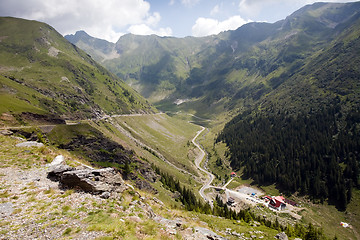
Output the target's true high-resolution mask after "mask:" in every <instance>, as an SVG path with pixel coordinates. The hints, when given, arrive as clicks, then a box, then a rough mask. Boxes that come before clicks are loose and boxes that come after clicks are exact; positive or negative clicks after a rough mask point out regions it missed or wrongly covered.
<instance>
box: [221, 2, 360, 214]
mask: <svg viewBox="0 0 360 240" xmlns="http://www.w3.org/2000/svg"><path fill="white" fill-rule="evenodd" d="M315 6H318V7H317V8H316V9H311V11H308V15H309V16H310V17H311V16H314V15H316V13H319V12H321V11H325V15H324V14H323V16H325V17H326V18H325V17H323V18H318V19H321V22H322V23H323V24H326V25H327V26H331V27H332V29H329V30H328V32H329V33H331V32H332V31H337V32H338V34H337V35H335V37H334V38H333V39H332V41H330V42H329V43H328V44H327V45H326V46H325V47H323V48H320V49H318V50H317V51H315V53H314V54H312V55H311V56H310V57H308V58H306V59H302V58H300V57H296V58H294V60H293V61H294V62H295V63H296V62H297V63H296V64H297V65H298V66H297V67H296V70H295V71H289V70H287V71H284V72H283V73H282V74H281V75H280V76H277V77H273V78H271V79H270V80H269V82H268V83H270V85H271V84H272V88H273V90H272V91H269V92H268V93H267V94H266V95H265V96H263V97H262V98H261V99H260V100H259V101H258V102H257V104H256V105H254V106H253V107H251V108H250V109H251V110H249V111H246V112H244V113H242V114H240V115H239V116H237V117H236V118H234V119H233V120H232V121H231V122H229V123H228V124H227V125H226V127H225V128H224V130H223V132H222V134H221V135H220V137H219V138H218V140H222V141H225V142H226V143H227V144H228V146H229V147H230V152H231V164H232V166H233V167H234V168H237V169H240V168H242V167H244V174H245V176H246V177H249V178H252V179H254V180H255V182H257V183H260V184H272V183H277V185H278V187H280V188H281V189H283V190H285V191H288V192H296V191H298V192H301V193H305V194H310V195H311V196H313V197H314V198H317V199H320V200H322V201H324V200H325V199H328V200H329V202H330V203H334V204H336V205H337V206H338V207H339V208H340V209H345V208H346V205H347V203H348V202H350V200H351V195H352V189H353V188H354V187H356V188H358V187H359V163H360V155H359V151H358V150H359V149H360V128H359V127H360V117H359V116H360V108H359V100H360V99H359V98H360V94H359V93H360V92H359V91H360V85H359V84H360V81H359V80H360V78H359V76H360V67H359V66H360V65H359V63H360V55H359V49H360V38H359V31H360V20H359V13H358V12H356V11H355V9H356V8H355V7H357V9H358V7H359V4H358V3H354V4H352V5H351V8H349V6H347V5H344V6H345V7H343V8H338V7H339V6H340V5H336V4H334V5H333V4H330V5H324V4H317V5H315ZM325 6H328V8H325ZM334 6H336V7H337V8H334ZM324 9H325V10H324ZM335 9H336V10H338V9H341V11H340V10H339V11H340V12H344V13H345V12H346V13H347V14H346V15H339V16H336V15H333V14H331V13H332V12H334V11H335ZM349 11H351V12H350V13H349ZM298 14H300V13H295V14H294V17H296V16H297V15H298ZM335 16H336V17H335ZM332 19H336V20H337V21H338V22H337V24H335V23H334V22H331V20H332ZM289 20H290V22H291V19H289ZM339 21H340V22H339ZM309 27H310V26H309ZM309 31H310V30H309ZM322 34H328V33H326V32H324V33H322ZM299 46H303V45H299ZM312 49H315V50H316V49H317V48H316V46H313V47H312ZM264 86H265V85H264ZM245 143H246V144H245Z"/></svg>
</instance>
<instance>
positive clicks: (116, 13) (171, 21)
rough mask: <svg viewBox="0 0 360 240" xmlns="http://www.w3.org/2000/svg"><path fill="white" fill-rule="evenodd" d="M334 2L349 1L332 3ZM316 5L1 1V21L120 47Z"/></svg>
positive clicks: (219, 0)
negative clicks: (132, 39)
mask: <svg viewBox="0 0 360 240" xmlns="http://www.w3.org/2000/svg"><path fill="white" fill-rule="evenodd" d="M329 1H330V2H351V1H347V0H342V1H339V0H329ZM314 2H316V1H315V0H76V1H75V0H0V16H12V17H21V18H25V19H31V20H38V21H42V22H46V23H48V24H50V25H51V26H53V27H54V28H55V29H56V30H57V31H59V32H60V33H61V34H63V35H66V34H73V33H75V32H76V31H78V30H84V31H86V32H87V33H88V34H90V35H91V36H94V37H97V38H102V39H106V40H108V41H112V42H116V41H117V40H118V39H119V37H120V36H122V35H124V34H126V33H133V34H140V35H149V34H157V35H159V36H175V37H185V36H197V37H200V36H207V35H211V34H218V33H220V32H221V31H226V30H234V29H236V28H238V27H240V26H242V25H243V24H246V23H248V22H251V21H257V22H259V21H261V22H264V21H265V22H276V21H278V20H281V19H284V18H285V17H286V16H288V15H290V14H291V13H292V12H294V11H296V10H297V9H299V8H301V7H303V6H305V5H306V4H312V3H314Z"/></svg>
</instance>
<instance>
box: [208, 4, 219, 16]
mask: <svg viewBox="0 0 360 240" xmlns="http://www.w3.org/2000/svg"><path fill="white" fill-rule="evenodd" d="M219 11H220V8H219V5H216V6H215V7H214V8H213V9H211V11H210V15H211V16H213V15H215V14H217V13H219Z"/></svg>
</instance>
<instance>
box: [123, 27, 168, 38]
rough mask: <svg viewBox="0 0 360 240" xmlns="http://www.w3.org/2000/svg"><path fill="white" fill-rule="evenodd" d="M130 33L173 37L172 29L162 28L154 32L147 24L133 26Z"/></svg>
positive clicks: (129, 29)
mask: <svg viewBox="0 0 360 240" xmlns="http://www.w3.org/2000/svg"><path fill="white" fill-rule="evenodd" d="M128 31H129V32H131V33H132V34H136V35H151V34H155V35H158V36H171V35H172V30H171V28H160V29H158V30H153V29H151V28H150V27H149V26H148V25H146V24H139V25H132V26H130V27H129V28H128Z"/></svg>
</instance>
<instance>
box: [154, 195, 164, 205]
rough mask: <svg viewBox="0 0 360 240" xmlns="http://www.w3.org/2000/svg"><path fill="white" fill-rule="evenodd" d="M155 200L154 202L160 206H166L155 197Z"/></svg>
mask: <svg viewBox="0 0 360 240" xmlns="http://www.w3.org/2000/svg"><path fill="white" fill-rule="evenodd" d="M153 200H154V202H156V203H157V204H159V205H161V206H164V203H163V202H162V201H161V200H159V199H157V198H156V197H153Z"/></svg>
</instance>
